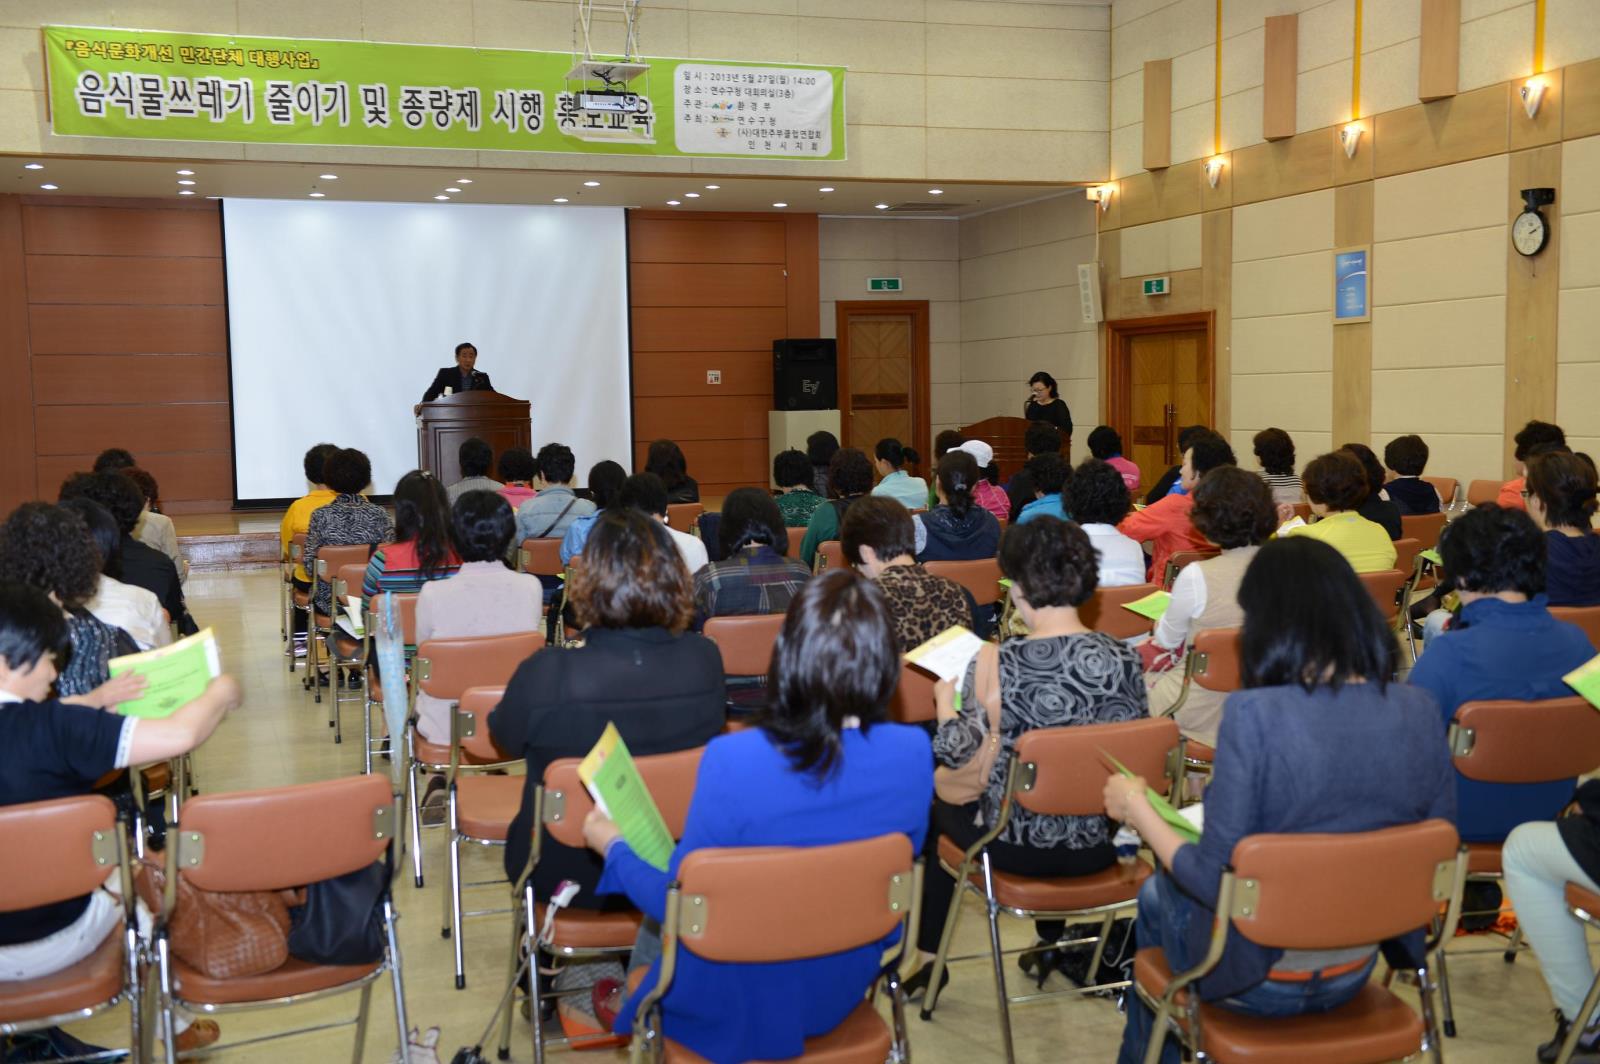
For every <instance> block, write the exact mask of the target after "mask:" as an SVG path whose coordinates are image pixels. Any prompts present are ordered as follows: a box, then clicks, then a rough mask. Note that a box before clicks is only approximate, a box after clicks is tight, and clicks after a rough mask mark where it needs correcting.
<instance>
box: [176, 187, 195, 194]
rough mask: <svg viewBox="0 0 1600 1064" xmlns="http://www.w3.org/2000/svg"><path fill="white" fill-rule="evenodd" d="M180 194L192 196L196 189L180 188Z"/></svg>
mask: <svg viewBox="0 0 1600 1064" xmlns="http://www.w3.org/2000/svg"><path fill="white" fill-rule="evenodd" d="M178 195H180V196H192V195H194V189H192V188H180V189H179V190H178Z"/></svg>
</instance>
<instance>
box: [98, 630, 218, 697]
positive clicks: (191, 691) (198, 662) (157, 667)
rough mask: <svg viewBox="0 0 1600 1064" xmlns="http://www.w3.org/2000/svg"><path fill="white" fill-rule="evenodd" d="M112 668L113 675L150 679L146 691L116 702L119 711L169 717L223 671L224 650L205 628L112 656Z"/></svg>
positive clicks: (201, 692)
mask: <svg viewBox="0 0 1600 1064" xmlns="http://www.w3.org/2000/svg"><path fill="white" fill-rule="evenodd" d="M110 668H111V675H112V676H121V675H122V674H123V673H128V672H133V673H138V674H139V675H140V676H143V677H144V678H145V680H146V683H147V686H146V687H145V692H144V694H143V695H140V696H139V697H138V698H136V699H134V700H133V701H131V702H123V703H122V704H120V705H118V706H117V712H118V713H121V714H122V715H123V716H124V717H170V716H172V714H174V713H176V712H177V711H178V709H179V708H180V707H182V706H184V705H186V704H188V703H190V702H193V701H194V700H195V699H196V698H199V697H200V696H201V695H202V694H203V693H204V692H205V689H206V685H207V684H209V683H210V682H211V681H212V680H213V679H215V678H216V677H218V676H220V675H222V654H221V652H220V651H219V650H218V649H217V637H216V635H215V633H213V632H212V630H211V629H209V628H206V629H204V630H202V631H199V632H196V633H195V634H194V635H191V636H189V637H188V638H186V639H180V640H178V641H177V642H176V643H173V644H172V645H170V646H164V647H157V648H156V649H155V650H147V651H145V652H144V653H143V654H125V655H123V656H122V657H120V658H112V659H111V662H110Z"/></svg>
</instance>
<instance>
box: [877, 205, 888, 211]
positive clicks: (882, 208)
mask: <svg viewBox="0 0 1600 1064" xmlns="http://www.w3.org/2000/svg"><path fill="white" fill-rule="evenodd" d="M877 209H878V210H880V211H886V210H888V209H889V205H888V204H887V203H880V204H878V205H877Z"/></svg>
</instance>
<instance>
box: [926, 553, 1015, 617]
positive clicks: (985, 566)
mask: <svg viewBox="0 0 1600 1064" xmlns="http://www.w3.org/2000/svg"><path fill="white" fill-rule="evenodd" d="M924 568H926V569H927V570H928V572H930V573H932V574H933V575H934V576H942V577H944V578H945V579H946V580H954V581H955V582H956V583H958V584H960V585H961V586H962V587H964V588H966V589H967V590H968V591H969V592H971V593H972V599H973V601H974V602H976V603H977V604H978V605H979V606H992V605H994V604H995V603H996V602H999V601H1000V594H1001V591H1000V559H998V558H979V559H977V560H975V561H966V562H929V563H928V564H927V565H926V566H924Z"/></svg>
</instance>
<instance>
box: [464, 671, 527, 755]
mask: <svg viewBox="0 0 1600 1064" xmlns="http://www.w3.org/2000/svg"><path fill="white" fill-rule="evenodd" d="M505 696H506V689H505V687H504V686H495V687H469V688H467V689H466V690H465V691H463V692H461V698H460V699H459V700H458V701H457V702H456V713H457V715H458V716H459V717H460V722H459V724H458V725H457V727H458V729H459V730H458V732H457V734H459V735H460V737H461V752H462V753H463V754H465V755H466V758H467V760H468V762H469V763H474V764H489V763H494V762H499V761H515V760H517V754H516V752H515V751H512V752H507V751H505V750H502V749H500V747H498V746H496V745H495V741H494V737H493V736H492V735H490V734H489V714H490V713H493V712H494V708H495V707H496V706H498V705H499V704H500V700H501V699H502V698H504V697H505ZM469 720H470V721H471V726H470V727H468V725H467V722H468V721H469Z"/></svg>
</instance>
